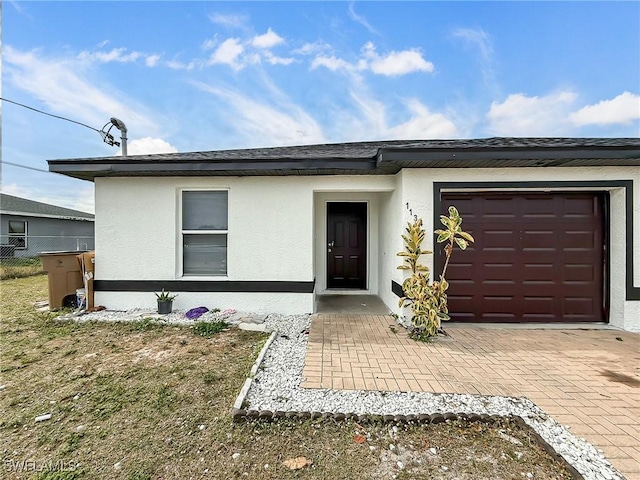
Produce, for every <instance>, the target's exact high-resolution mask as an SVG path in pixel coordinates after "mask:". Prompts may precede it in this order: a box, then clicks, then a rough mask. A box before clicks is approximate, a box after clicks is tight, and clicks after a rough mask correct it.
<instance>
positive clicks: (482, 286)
mask: <svg viewBox="0 0 640 480" xmlns="http://www.w3.org/2000/svg"><path fill="white" fill-rule="evenodd" d="M603 203H604V197H603V196H602V194H598V193H590V192H567V193H560V192H551V193H537V192H532V193H511V192H509V193H478V192H474V193H445V194H443V195H442V210H443V212H442V213H444V212H446V210H447V209H448V207H449V205H454V206H455V207H456V208H458V210H459V211H460V214H461V215H462V218H463V227H464V229H465V230H466V231H468V232H469V233H471V234H472V235H473V236H474V238H475V240H476V242H475V244H474V245H473V247H471V248H469V249H467V250H466V251H461V250H459V249H456V251H455V252H454V255H453V257H452V260H451V263H450V264H449V267H448V270H447V279H448V280H449V282H450V284H451V286H450V287H449V292H448V293H449V310H450V312H451V319H452V320H453V321H463V322H601V321H606V316H605V308H604V302H603V298H604V294H603V290H604V265H605V253H604V227H603V225H604V220H603V216H604V205H603Z"/></svg>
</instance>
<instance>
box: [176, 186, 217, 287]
mask: <svg viewBox="0 0 640 480" xmlns="http://www.w3.org/2000/svg"><path fill="white" fill-rule="evenodd" d="M185 192H227V230H183V229H182V198H183V193H185ZM228 202H229V189H228V188H181V189H179V190H178V202H177V205H178V212H177V215H176V218H177V219H178V224H177V232H178V241H177V245H176V252H177V255H176V257H177V259H178V271H177V279H178V280H202V281H211V280H227V279H228V278H229V203H228ZM185 234H186V235H194V234H195V235H226V236H227V274H226V275H188V274H187V275H185V273H184V235H185Z"/></svg>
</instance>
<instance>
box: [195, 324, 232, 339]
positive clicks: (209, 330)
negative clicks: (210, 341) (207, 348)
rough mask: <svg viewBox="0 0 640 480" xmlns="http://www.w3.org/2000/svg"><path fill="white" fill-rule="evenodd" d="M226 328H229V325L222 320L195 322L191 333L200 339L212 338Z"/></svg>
mask: <svg viewBox="0 0 640 480" xmlns="http://www.w3.org/2000/svg"><path fill="white" fill-rule="evenodd" d="M227 328H229V325H228V324H227V322H225V321H224V320H218V321H217V322H196V324H195V325H194V326H193V333H195V334H196V335H200V336H201V337H212V336H214V335H216V334H218V333H220V332H222V331H223V330H226V329H227Z"/></svg>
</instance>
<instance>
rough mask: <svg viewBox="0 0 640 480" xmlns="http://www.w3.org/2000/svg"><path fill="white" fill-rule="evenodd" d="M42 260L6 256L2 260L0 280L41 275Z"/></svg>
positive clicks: (0, 263)
mask: <svg viewBox="0 0 640 480" xmlns="http://www.w3.org/2000/svg"><path fill="white" fill-rule="evenodd" d="M43 273H44V272H43V271H42V262H41V261H40V259H39V258H19V257H16V258H5V259H2V260H0V280H6V279H9V278H24V277H31V276H33V275H41V274H43Z"/></svg>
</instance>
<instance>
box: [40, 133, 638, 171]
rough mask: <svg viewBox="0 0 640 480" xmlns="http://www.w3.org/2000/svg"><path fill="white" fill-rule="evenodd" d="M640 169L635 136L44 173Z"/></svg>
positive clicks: (60, 166)
mask: <svg viewBox="0 0 640 480" xmlns="http://www.w3.org/2000/svg"><path fill="white" fill-rule="evenodd" d="M592 165H593V166H595V165H640V138H484V139H471V140H392V141H377V142H376V141H374V142H355V143H335V144H324V145H302V146H291V147H271V148H248V149H239V150H213V151H208V152H186V153H160V154H150V155H130V156H127V157H100V158H72V159H65V160H50V161H49V170H51V171H53V172H58V173H63V174H65V175H69V176H72V177H76V178H82V179H87V180H93V179H94V178H95V177H102V176H167V175H169V176H172V175H234V176H236V175H363V174H374V175H375V174H389V173H396V172H398V171H399V170H400V169H402V168H407V167H410V168H465V167H466V168H469V167H476V168H487V167H517V166H592Z"/></svg>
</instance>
